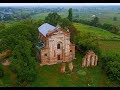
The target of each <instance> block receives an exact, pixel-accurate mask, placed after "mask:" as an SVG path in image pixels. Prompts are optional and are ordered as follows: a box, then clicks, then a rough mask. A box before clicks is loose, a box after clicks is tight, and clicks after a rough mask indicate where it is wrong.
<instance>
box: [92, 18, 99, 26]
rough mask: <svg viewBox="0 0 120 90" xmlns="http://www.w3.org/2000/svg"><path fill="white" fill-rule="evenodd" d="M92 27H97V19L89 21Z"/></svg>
mask: <svg viewBox="0 0 120 90" xmlns="http://www.w3.org/2000/svg"><path fill="white" fill-rule="evenodd" d="M91 25H92V26H98V25H99V18H98V17H95V18H94V19H93V20H91Z"/></svg>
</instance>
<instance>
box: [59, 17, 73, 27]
mask: <svg viewBox="0 0 120 90" xmlns="http://www.w3.org/2000/svg"><path fill="white" fill-rule="evenodd" d="M59 24H60V26H61V27H62V28H65V27H66V28H68V27H69V26H70V25H72V23H71V22H70V21H69V20H68V19H67V18H63V19H61V20H60V23H59Z"/></svg>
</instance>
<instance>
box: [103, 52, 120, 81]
mask: <svg viewBox="0 0 120 90" xmlns="http://www.w3.org/2000/svg"><path fill="white" fill-rule="evenodd" d="M119 59H120V55H119V54H117V53H107V54H105V55H103V56H102V58H101V60H102V61H101V62H102V69H103V70H105V71H106V73H107V75H108V77H109V79H110V80H114V81H118V82H120V61H119Z"/></svg>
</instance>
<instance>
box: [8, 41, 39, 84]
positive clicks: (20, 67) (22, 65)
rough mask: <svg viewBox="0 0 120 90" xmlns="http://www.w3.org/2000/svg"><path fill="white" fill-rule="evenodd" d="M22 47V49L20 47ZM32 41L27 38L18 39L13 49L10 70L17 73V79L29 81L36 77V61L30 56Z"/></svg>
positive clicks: (21, 81) (22, 81)
mask: <svg viewBox="0 0 120 90" xmlns="http://www.w3.org/2000/svg"><path fill="white" fill-rule="evenodd" d="M21 48H22V49H21ZM31 48H32V43H31V42H30V41H28V40H23V41H22V40H20V41H19V44H18V45H16V47H15V48H14V50H13V53H12V57H11V60H12V64H11V65H10V67H11V70H12V71H13V72H14V73H16V74H17V81H18V82H20V83H24V82H27V83H30V82H32V81H34V80H35V79H36V77H37V69H36V64H37V63H36V61H35V58H34V57H32V56H31V53H32V52H31Z"/></svg>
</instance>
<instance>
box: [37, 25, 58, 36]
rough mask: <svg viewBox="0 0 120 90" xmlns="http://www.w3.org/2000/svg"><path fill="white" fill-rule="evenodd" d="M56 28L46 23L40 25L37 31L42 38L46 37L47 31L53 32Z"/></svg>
mask: <svg viewBox="0 0 120 90" xmlns="http://www.w3.org/2000/svg"><path fill="white" fill-rule="evenodd" d="M55 28H56V27H54V26H52V25H50V24H48V23H44V24H42V25H41V26H40V27H39V28H38V30H39V32H41V33H42V34H43V35H44V36H46V34H47V33H48V31H49V30H54V29H55Z"/></svg>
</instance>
